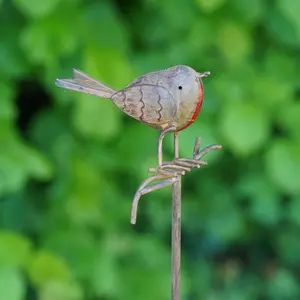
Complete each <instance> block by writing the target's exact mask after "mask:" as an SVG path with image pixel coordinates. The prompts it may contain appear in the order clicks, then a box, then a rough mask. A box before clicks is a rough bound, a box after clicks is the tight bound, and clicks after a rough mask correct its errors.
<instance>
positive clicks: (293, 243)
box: [275, 210, 300, 265]
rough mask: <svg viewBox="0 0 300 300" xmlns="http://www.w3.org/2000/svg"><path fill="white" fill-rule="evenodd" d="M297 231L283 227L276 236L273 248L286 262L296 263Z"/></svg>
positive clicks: (299, 244) (297, 257)
mask: <svg viewBox="0 0 300 300" xmlns="http://www.w3.org/2000/svg"><path fill="white" fill-rule="evenodd" d="M298 212H299V210H298ZM298 235H299V232H298V231H296V230H293V229H288V228H285V230H281V232H279V234H278V235H277V236H276V244H275V249H276V251H277V254H278V255H279V256H280V258H281V259H282V260H283V261H284V262H286V263H287V264H290V265H291V264H298V263H299V261H300V259H299V251H300V241H299V239H298Z"/></svg>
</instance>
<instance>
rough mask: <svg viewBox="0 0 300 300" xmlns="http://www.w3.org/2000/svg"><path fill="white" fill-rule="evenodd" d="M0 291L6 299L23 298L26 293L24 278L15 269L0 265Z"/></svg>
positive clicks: (17, 299) (21, 299) (18, 299)
mask: <svg viewBox="0 0 300 300" xmlns="http://www.w3.org/2000/svg"><path fill="white" fill-rule="evenodd" d="M0 291H1V295H2V296H4V297H5V299H7V300H23V299H24V297H25V294H26V285H25V279H24V278H23V277H22V275H21V274H20V272H19V271H17V270H15V269H10V268H1V267H0Z"/></svg>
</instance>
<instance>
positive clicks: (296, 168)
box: [265, 139, 300, 193]
mask: <svg viewBox="0 0 300 300" xmlns="http://www.w3.org/2000/svg"><path fill="white" fill-rule="evenodd" d="M299 154H300V146H299V145H297V144H295V143H292V142H291V141H289V140H285V139H280V140H277V141H275V142H273V143H272V144H271V145H270V148H269V149H268V151H267V153H266V157H265V164H266V168H267V171H268V176H269V177H270V178H271V179H272V180H273V181H274V183H275V184H277V185H278V186H279V187H281V188H282V189H283V190H284V191H286V192H288V193H299V191H300V186H299V182H300V155H299Z"/></svg>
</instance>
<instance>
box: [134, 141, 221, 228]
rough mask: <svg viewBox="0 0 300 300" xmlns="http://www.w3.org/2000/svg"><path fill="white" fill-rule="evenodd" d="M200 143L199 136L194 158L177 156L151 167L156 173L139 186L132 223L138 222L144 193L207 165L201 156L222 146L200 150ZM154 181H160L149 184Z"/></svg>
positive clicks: (171, 182)
mask: <svg viewBox="0 0 300 300" xmlns="http://www.w3.org/2000/svg"><path fill="white" fill-rule="evenodd" d="M200 144H201V139H200V138H197V139H196V141H195V145H194V151H193V158H177V159H174V160H173V161H171V162H164V163H163V164H162V167H161V168H157V169H154V168H151V169H149V171H150V172H151V173H155V175H154V176H151V177H150V178H148V179H146V180H145V181H144V182H143V183H142V184H141V185H140V186H139V188H138V190H137V192H136V194H135V196H134V198H133V201H132V209H131V221H130V222H131V224H135V223H136V218H137V210H138V203H139V200H140V198H141V197H142V196H143V195H145V194H148V193H151V192H153V191H155V190H158V189H161V188H163V187H166V186H168V185H171V184H173V183H175V182H176V181H178V180H179V176H182V175H185V172H190V171H191V170H192V169H194V168H200V166H206V165H207V162H206V161H202V160H201V158H202V157H203V156H205V155H206V154H207V153H209V152H210V151H212V150H219V149H221V148H222V146H221V145H210V146H207V147H205V148H203V149H202V150H200ZM154 181H159V182H157V183H155V184H152V185H149V184H151V183H152V182H154Z"/></svg>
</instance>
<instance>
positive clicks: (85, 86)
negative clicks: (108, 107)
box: [55, 69, 117, 99]
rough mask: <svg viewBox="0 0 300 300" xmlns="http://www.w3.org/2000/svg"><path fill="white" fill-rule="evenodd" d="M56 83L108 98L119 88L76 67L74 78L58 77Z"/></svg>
mask: <svg viewBox="0 0 300 300" xmlns="http://www.w3.org/2000/svg"><path fill="white" fill-rule="evenodd" d="M55 84H56V85H57V86H59V87H62V88H65V89H68V90H73V91H76V92H81V93H85V94H89V95H93V96H98V97H101V98H108V99H109V98H111V96H112V95H113V94H114V93H116V92H117V90H115V89H112V88H110V87H108V86H107V85H105V84H104V83H102V82H99V81H98V80H96V79H94V78H91V77H90V76H88V75H87V74H85V73H83V72H81V71H79V70H76V69H73V78H72V79H56V81H55Z"/></svg>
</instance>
